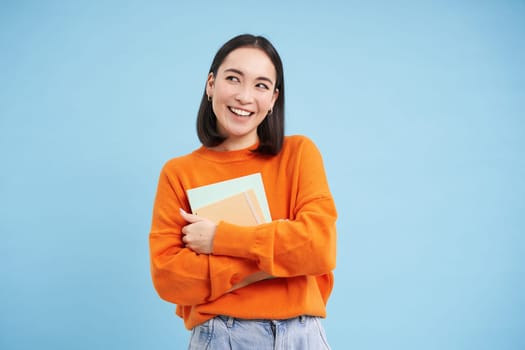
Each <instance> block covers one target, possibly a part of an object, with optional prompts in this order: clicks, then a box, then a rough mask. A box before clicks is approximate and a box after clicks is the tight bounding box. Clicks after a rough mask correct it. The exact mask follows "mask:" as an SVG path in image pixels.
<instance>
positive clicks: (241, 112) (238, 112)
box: [228, 107, 253, 117]
mask: <svg viewBox="0 0 525 350" xmlns="http://www.w3.org/2000/svg"><path fill="white" fill-rule="evenodd" d="M228 109H229V110H230V111H231V112H232V113H233V114H235V115H238V116H239V117H249V116H251V115H252V114H253V112H248V111H245V110H244V109H239V108H234V107H228Z"/></svg>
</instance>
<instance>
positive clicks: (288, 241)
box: [213, 140, 337, 277]
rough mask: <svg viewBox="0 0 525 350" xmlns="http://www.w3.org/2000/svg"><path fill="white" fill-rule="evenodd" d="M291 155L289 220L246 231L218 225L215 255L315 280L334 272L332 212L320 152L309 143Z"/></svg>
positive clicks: (272, 272)
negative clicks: (309, 276) (293, 162)
mask: <svg viewBox="0 0 525 350" xmlns="http://www.w3.org/2000/svg"><path fill="white" fill-rule="evenodd" d="M295 153H296V154H297V158H296V164H295V165H294V171H293V175H292V174H290V175H292V176H291V178H292V179H293V180H287V181H291V182H290V183H289V187H290V192H291V206H292V208H291V215H290V216H291V217H290V218H289V219H287V220H275V221H273V222H271V223H267V224H262V225H258V226H250V227H248V226H237V225H233V224H230V223H227V222H220V223H219V225H218V227H217V231H216V235H215V239H214V248H213V249H214V254H215V255H225V256H232V257H238V258H246V259H250V260H252V261H254V262H255V263H256V264H257V266H258V267H259V268H260V269H261V270H262V271H264V272H266V273H269V274H270V275H273V276H275V277H292V276H301V275H312V276H316V275H322V274H325V273H328V272H330V271H332V270H333V269H334V268H335V263H336V225H335V222H336V219H337V212H336V208H335V203H334V200H333V198H332V195H331V193H330V190H329V186H328V183H327V179H326V174H325V171H324V165H323V161H322V157H321V154H320V153H319V151H318V149H317V148H316V147H315V145H314V144H313V143H311V142H310V141H309V140H308V142H306V144H305V145H304V147H301V148H300V149H298V150H296V152H295ZM270 205H271V204H270Z"/></svg>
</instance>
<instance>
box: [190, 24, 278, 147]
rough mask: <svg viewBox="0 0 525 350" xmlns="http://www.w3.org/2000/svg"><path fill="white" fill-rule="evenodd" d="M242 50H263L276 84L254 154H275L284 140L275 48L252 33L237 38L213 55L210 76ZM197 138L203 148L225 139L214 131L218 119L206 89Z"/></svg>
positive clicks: (216, 144)
mask: <svg viewBox="0 0 525 350" xmlns="http://www.w3.org/2000/svg"><path fill="white" fill-rule="evenodd" d="M241 47H253V48H257V49H260V50H262V51H263V52H264V53H266V55H267V56H268V57H269V58H270V60H271V61H272V63H273V65H274V67H275V72H276V75H277V77H276V82H275V91H279V94H278V96H277V100H276V101H275V103H274V106H273V110H272V112H271V114H269V115H267V116H266V118H264V120H263V122H262V123H261V124H260V125H259V126H258V127H257V135H258V136H259V146H258V147H257V148H256V149H254V150H253V152H256V153H259V154H265V155H276V154H277V153H279V151H280V150H281V148H282V145H283V140H284V72H283V64H282V62H281V57H280V56H279V54H278V53H277V50H276V49H275V47H274V46H273V45H272V43H270V41H269V40H268V39H266V38H265V37H263V36H255V35H251V34H242V35H238V36H236V37H234V38H232V39H230V40H229V41H227V42H226V43H225V44H224V45H223V46H222V47H221V48H220V49H219V51H217V53H216V54H215V57H214V58H213V61H212V64H211V67H210V71H209V73H213V75H214V76H216V75H217V71H218V69H219V67H220V65H221V64H222V62H223V61H224V59H225V58H226V56H228V54H230V53H231V52H232V51H234V50H236V49H238V48H241ZM197 135H198V136H199V140H200V141H201V142H202V144H203V145H204V146H206V147H214V146H218V145H220V144H221V143H222V142H223V141H224V140H225V137H224V136H222V135H221V134H220V133H219V131H218V130H217V117H216V116H215V113H214V112H213V108H212V104H211V102H210V101H209V100H208V96H207V94H206V88H205V89H204V94H203V95H202V99H201V103H200V107H199V112H198V114H197Z"/></svg>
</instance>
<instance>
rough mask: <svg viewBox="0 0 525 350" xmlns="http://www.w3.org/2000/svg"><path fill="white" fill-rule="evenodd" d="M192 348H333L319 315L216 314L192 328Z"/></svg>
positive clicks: (201, 349) (306, 349)
mask: <svg viewBox="0 0 525 350" xmlns="http://www.w3.org/2000/svg"><path fill="white" fill-rule="evenodd" d="M188 349H189V350H226V349H231V350H244V349H257V350H278V349H280V350H322V349H328V350H329V349H330V346H329V345H328V342H327V340H326V334H325V332H324V329H323V326H322V325H321V323H320V321H319V317H312V316H299V317H296V318H291V319H287V320H244V319H238V318H233V317H229V316H217V317H215V318H212V319H210V320H208V321H206V322H204V323H202V324H200V325H198V326H196V327H195V328H193V330H192V332H191V338H190V346H189V347H188Z"/></svg>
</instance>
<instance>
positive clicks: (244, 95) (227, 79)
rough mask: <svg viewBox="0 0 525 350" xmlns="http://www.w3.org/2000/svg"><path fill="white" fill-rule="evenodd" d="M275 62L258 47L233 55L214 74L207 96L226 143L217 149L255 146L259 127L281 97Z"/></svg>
mask: <svg viewBox="0 0 525 350" xmlns="http://www.w3.org/2000/svg"><path fill="white" fill-rule="evenodd" d="M275 80H276V72H275V68H274V66H273V63H272V61H271V60H270V58H268V56H267V55H266V54H265V53H264V51H262V50H260V49H258V48H252V47H245V48H239V49H237V50H235V51H233V52H231V53H230V54H229V55H228V56H227V57H226V59H225V60H224V62H223V63H222V65H221V66H220V67H219V69H218V71H217V73H216V74H214V73H213V72H211V73H210V74H209V76H208V82H207V84H206V93H207V95H208V98H209V99H210V100H212V108H213V111H214V112H215V116H216V118H217V131H218V132H219V133H220V134H221V135H223V136H224V137H226V140H224V142H222V143H221V144H220V145H217V146H215V148H214V149H217V150H222V151H232V150H236V149H242V148H245V147H248V146H251V145H253V144H254V143H255V142H256V141H257V127H258V126H259V124H261V123H262V121H263V120H264V119H265V118H266V117H267V116H269V117H270V118H271V113H270V112H271V111H272V109H273V105H274V103H275V101H276V100H277V97H278V96H279V90H278V89H277V88H276V87H275V83H274V81H275Z"/></svg>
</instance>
